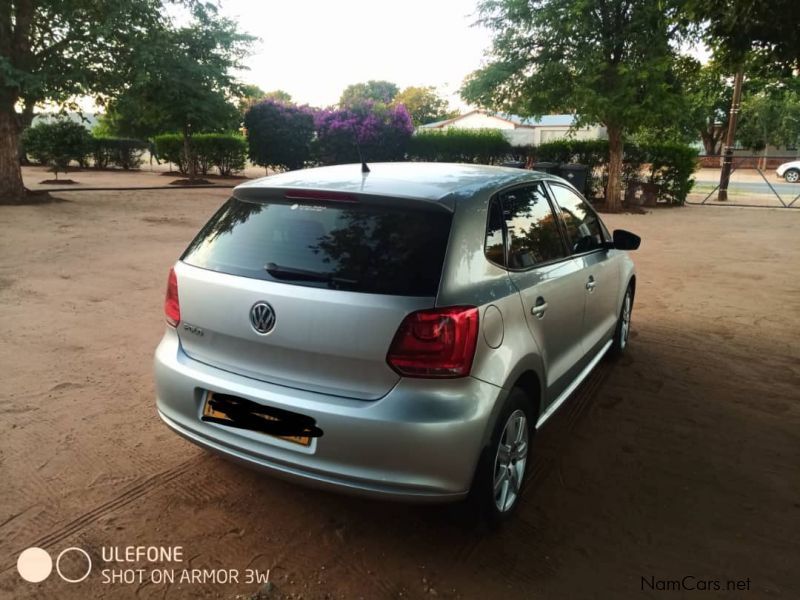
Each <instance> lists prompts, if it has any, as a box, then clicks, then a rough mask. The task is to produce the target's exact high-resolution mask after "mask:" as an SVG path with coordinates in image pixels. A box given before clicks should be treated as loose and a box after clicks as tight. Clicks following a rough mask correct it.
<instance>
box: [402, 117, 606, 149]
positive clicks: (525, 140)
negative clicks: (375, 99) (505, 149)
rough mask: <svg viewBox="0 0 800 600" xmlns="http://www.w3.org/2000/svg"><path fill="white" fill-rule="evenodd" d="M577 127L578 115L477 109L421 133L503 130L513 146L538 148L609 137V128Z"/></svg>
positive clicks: (439, 123)
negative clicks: (530, 114)
mask: <svg viewBox="0 0 800 600" xmlns="http://www.w3.org/2000/svg"><path fill="white" fill-rule="evenodd" d="M574 125H575V115H544V116H543V117H542V118H540V119H533V118H524V117H519V116H517V115H506V114H501V113H492V112H489V111H486V110H481V109H476V110H472V111H470V112H468V113H465V114H463V115H460V116H458V117H455V118H453V119H447V120H445V121H436V122H435V123H428V124H426V125H421V126H420V127H418V128H417V130H418V131H430V130H435V129H449V128H451V127H453V128H459V129H499V130H501V131H502V132H503V135H504V136H505V137H506V139H507V140H508V141H509V142H510V143H511V144H512V145H513V146H528V145H534V146H538V145H539V144H543V143H545V142H552V141H553V140H557V139H563V138H567V137H570V138H572V139H578V140H596V139H600V138H605V137H606V130H605V127H600V126H597V125H591V126H588V127H581V128H578V129H575V128H574Z"/></svg>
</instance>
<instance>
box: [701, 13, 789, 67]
mask: <svg viewBox="0 0 800 600" xmlns="http://www.w3.org/2000/svg"><path fill="white" fill-rule="evenodd" d="M687 7H688V14H689V15H690V16H691V17H692V18H693V19H694V20H695V22H696V23H697V24H698V25H699V26H700V27H699V28H698V29H697V36H698V38H699V39H700V40H702V41H703V42H704V43H706V44H708V45H709V46H710V47H711V49H712V50H713V52H714V56H715V57H716V59H717V60H718V61H719V62H720V63H721V64H723V65H725V66H728V67H729V68H730V69H731V71H735V70H736V68H739V67H741V66H742V65H743V64H744V62H745V61H746V60H747V59H748V56H749V55H750V53H752V52H756V53H761V54H763V55H766V56H769V58H770V61H771V62H773V63H777V64H780V65H783V66H784V67H787V68H789V69H790V70H791V69H798V68H800V19H798V12H797V2H796V0H688V3H687Z"/></svg>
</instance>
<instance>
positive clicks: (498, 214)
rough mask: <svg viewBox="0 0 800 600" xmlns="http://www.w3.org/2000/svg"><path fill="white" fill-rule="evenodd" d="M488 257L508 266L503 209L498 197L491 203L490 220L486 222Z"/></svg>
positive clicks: (486, 252)
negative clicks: (504, 240) (504, 239)
mask: <svg viewBox="0 0 800 600" xmlns="http://www.w3.org/2000/svg"><path fill="white" fill-rule="evenodd" d="M484 253H485V254H486V258H488V259H489V260H490V261H492V262H493V263H494V264H496V265H500V266H501V267H505V266H506V255H505V254H506V253H505V244H504V242H503V210H502V208H500V202H499V201H498V200H497V198H492V201H491V203H490V204H489V220H488V222H487V224H486V243H485V245H484Z"/></svg>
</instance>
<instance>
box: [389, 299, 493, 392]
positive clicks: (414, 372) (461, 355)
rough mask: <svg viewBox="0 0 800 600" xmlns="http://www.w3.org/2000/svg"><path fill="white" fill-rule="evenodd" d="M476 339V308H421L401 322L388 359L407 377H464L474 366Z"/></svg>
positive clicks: (391, 364) (396, 369) (393, 366)
mask: <svg viewBox="0 0 800 600" xmlns="http://www.w3.org/2000/svg"><path fill="white" fill-rule="evenodd" d="M477 339H478V309H477V308H475V307H472V306H451V307H448V308H434V309H431V310H420V311H417V312H413V313H411V314H410V315H408V316H407V317H406V318H405V319H403V322H402V323H400V328H399V329H398V330H397V333H396V334H395V335H394V340H392V345H391V346H390V347H389V354H388V355H387V356H386V362H388V363H389V366H390V367H392V368H393V369H394V370H395V371H397V372H398V373H400V375H405V376H407V377H464V376H466V375H469V372H470V369H472V359H473V357H474V356H475V343H476V342H477Z"/></svg>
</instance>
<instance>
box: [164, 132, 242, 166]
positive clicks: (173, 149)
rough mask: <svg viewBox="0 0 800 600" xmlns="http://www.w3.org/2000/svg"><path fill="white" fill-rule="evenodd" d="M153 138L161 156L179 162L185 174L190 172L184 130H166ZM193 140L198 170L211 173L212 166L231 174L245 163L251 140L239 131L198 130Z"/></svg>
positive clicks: (192, 152)
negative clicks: (166, 131) (172, 131)
mask: <svg viewBox="0 0 800 600" xmlns="http://www.w3.org/2000/svg"><path fill="white" fill-rule="evenodd" d="M153 142H154V145H155V152H156V156H157V157H158V159H159V160H165V161H167V162H171V163H173V164H175V165H176V166H177V167H178V171H180V172H181V173H182V174H184V175H185V174H187V173H188V172H189V169H188V165H187V163H186V155H185V152H184V145H183V136H182V135H181V134H179V133H163V134H161V135H157V136H155V137H154V138H153ZM189 143H190V146H191V154H192V160H194V161H195V167H196V172H197V173H199V174H201V175H208V172H209V171H210V170H211V168H212V167H215V168H216V169H217V170H218V171H219V174H220V175H231V174H232V173H233V172H235V171H241V170H242V169H244V167H245V163H246V159H247V142H246V141H245V139H244V138H243V137H242V136H241V135H239V134H237V133H196V134H194V135H193V136H192V137H191V138H190V141H189Z"/></svg>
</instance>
